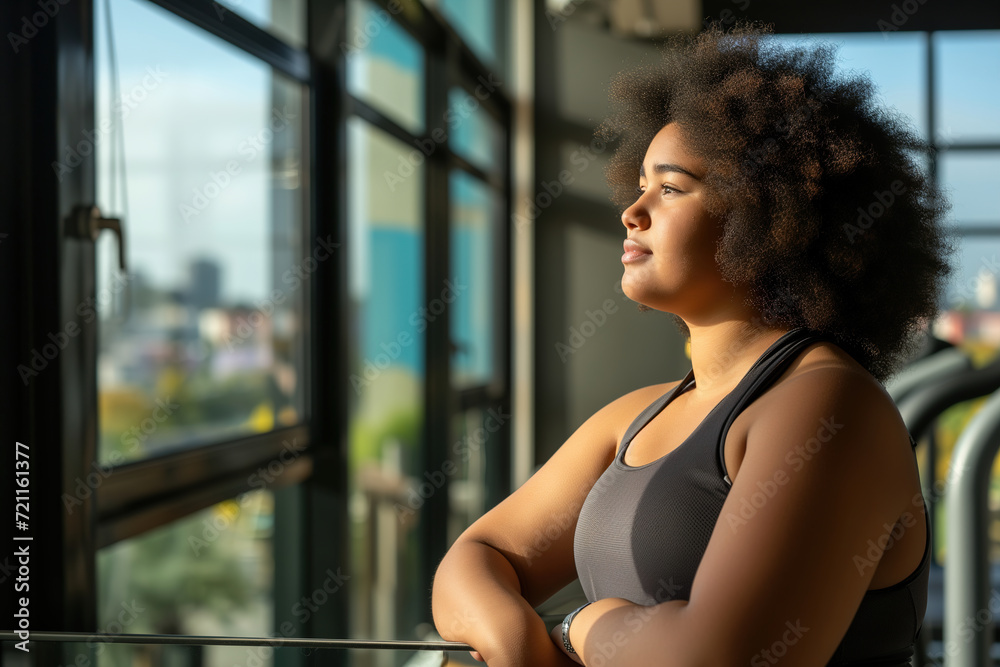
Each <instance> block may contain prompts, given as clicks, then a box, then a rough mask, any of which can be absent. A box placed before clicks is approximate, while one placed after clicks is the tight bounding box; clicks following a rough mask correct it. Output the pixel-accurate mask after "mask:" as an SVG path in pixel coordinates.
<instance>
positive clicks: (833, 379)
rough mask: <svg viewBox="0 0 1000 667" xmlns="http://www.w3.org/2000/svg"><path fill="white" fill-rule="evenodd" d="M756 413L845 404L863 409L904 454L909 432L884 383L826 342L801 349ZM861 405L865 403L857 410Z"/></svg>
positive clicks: (776, 414)
mask: <svg viewBox="0 0 1000 667" xmlns="http://www.w3.org/2000/svg"><path fill="white" fill-rule="evenodd" d="M757 402H758V406H757V408H758V409H757V410H756V412H757V414H758V415H769V416H770V417H772V418H774V419H777V420H780V419H781V418H782V415H787V414H795V413H799V414H801V413H806V414H808V413H809V411H810V410H813V411H815V410H822V409H823V408H824V406H826V405H830V404H834V403H836V404H841V405H844V404H848V405H852V406H855V408H856V410H857V411H858V412H863V413H864V414H865V416H866V419H868V420H871V421H870V422H869V423H870V425H871V426H872V427H873V428H874V427H876V426H878V427H881V428H883V429H885V430H886V431H887V432H891V433H893V434H894V437H893V439H894V440H898V441H899V442H900V443H901V444H905V447H902V448H901V450H900V451H901V452H903V453H907V454H908V452H909V450H910V447H909V433H908V431H907V430H906V426H905V424H904V423H903V420H902V417H901V416H900V414H899V410H898V409H897V408H896V404H895V402H894V401H893V400H892V397H891V396H890V395H889V393H888V392H887V391H886V390H885V387H884V386H883V385H882V383H881V382H879V381H878V380H877V379H876V378H875V377H874V376H873V375H872V374H871V373H870V372H868V370H867V369H866V368H865V367H864V366H862V365H861V364H860V363H858V361H857V360H856V359H854V357H852V356H851V355H850V354H849V353H848V352H846V351H845V350H844V349H842V348H841V347H840V346H838V345H836V344H835V343H833V342H830V341H819V342H816V343H813V344H811V345H809V346H808V347H806V348H805V350H804V351H803V352H802V353H801V354H799V355H798V356H797V357H796V359H795V360H794V361H793V362H792V363H791V364H789V366H788V367H787V368H786V369H785V371H784V372H783V373H782V375H781V376H780V377H779V378H778V379H777V380H776V381H775V382H774V383H773V384H772V385H771V387H770V388H769V389H768V390H767V391H766V392H765V393H764V395H763V396H761V397H760V399H759V400H758V401H757ZM861 406H863V407H864V409H863V410H861V409H860V408H861Z"/></svg>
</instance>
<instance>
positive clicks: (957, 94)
mask: <svg viewBox="0 0 1000 667" xmlns="http://www.w3.org/2000/svg"><path fill="white" fill-rule="evenodd" d="M998 70H1000V30H992V31H969V30H956V31H943V32H935V33H934V76H935V77H936V86H937V89H936V91H935V92H936V95H935V100H934V102H935V107H934V110H935V113H936V114H937V115H936V118H937V124H938V128H939V131H940V132H944V133H946V134H947V135H948V136H950V137H952V138H953V139H954V140H960V141H993V142H995V141H1000V124H998V123H997V116H998V115H1000V80H998V79H997V71H998Z"/></svg>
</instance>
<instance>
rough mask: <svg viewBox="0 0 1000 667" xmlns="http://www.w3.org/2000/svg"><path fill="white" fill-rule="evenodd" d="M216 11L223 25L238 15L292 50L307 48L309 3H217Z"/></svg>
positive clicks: (239, 0)
mask: <svg viewBox="0 0 1000 667" xmlns="http://www.w3.org/2000/svg"><path fill="white" fill-rule="evenodd" d="M212 7H213V9H215V13H216V14H217V15H218V16H219V17H220V18H221V19H222V20H223V21H225V20H226V14H227V13H228V12H236V13H237V14H239V15H240V16H242V17H243V18H245V19H247V20H248V21H250V22H252V23H255V24H257V25H259V26H260V27H261V28H264V29H265V30H268V31H270V32H272V33H274V35H275V36H276V37H280V38H281V39H283V40H285V41H286V42H288V43H289V44H291V45H292V46H298V47H304V46H305V45H306V0H214V2H213V3H212Z"/></svg>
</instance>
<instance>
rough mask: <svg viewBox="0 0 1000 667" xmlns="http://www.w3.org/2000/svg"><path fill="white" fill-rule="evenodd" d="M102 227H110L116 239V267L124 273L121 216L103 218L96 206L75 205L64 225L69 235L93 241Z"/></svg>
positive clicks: (123, 239) (123, 242) (123, 243)
mask: <svg viewBox="0 0 1000 667" xmlns="http://www.w3.org/2000/svg"><path fill="white" fill-rule="evenodd" d="M104 229H110V230H111V231H112V232H114V235H115V238H117V239H118V267H119V268H120V269H121V270H122V273H125V272H126V271H125V238H124V236H123V233H124V232H123V227H122V221H121V218H105V217H104V216H102V215H101V209H99V208H97V207H96V206H77V207H76V208H74V209H73V212H72V213H71V214H70V217H69V220H68V224H67V226H66V231H67V233H68V234H69V235H70V236H73V237H75V238H79V239H89V240H91V241H95V242H96V241H97V237H98V236H100V235H101V230H104Z"/></svg>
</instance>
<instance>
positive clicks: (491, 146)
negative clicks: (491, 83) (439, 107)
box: [448, 86, 504, 173]
mask: <svg viewBox="0 0 1000 667" xmlns="http://www.w3.org/2000/svg"><path fill="white" fill-rule="evenodd" d="M476 90H477V93H476V94H475V95H470V94H469V93H467V92H465V89H464V88H452V89H451V90H450V91H448V110H449V113H450V114H451V116H450V118H452V119H453V120H452V121H451V122H450V124H451V135H450V137H449V139H450V141H451V144H450V145H451V149H452V150H453V151H455V152H456V153H458V154H459V155H461V156H462V157H464V158H465V159H466V160H468V161H469V162H471V163H473V164H474V165H476V166H477V167H479V168H480V169H482V170H483V171H487V172H493V173H499V172H501V171H502V170H503V168H504V151H503V134H502V133H501V130H500V126H499V125H497V122H496V121H495V120H493V117H492V116H490V114H489V113H487V112H486V111H484V110H483V108H482V106H481V105H480V104H479V100H478V99H477V98H478V96H479V95H488V94H489V93H488V91H487V89H486V88H484V87H482V86H480V87H479V88H477V89H476Z"/></svg>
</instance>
